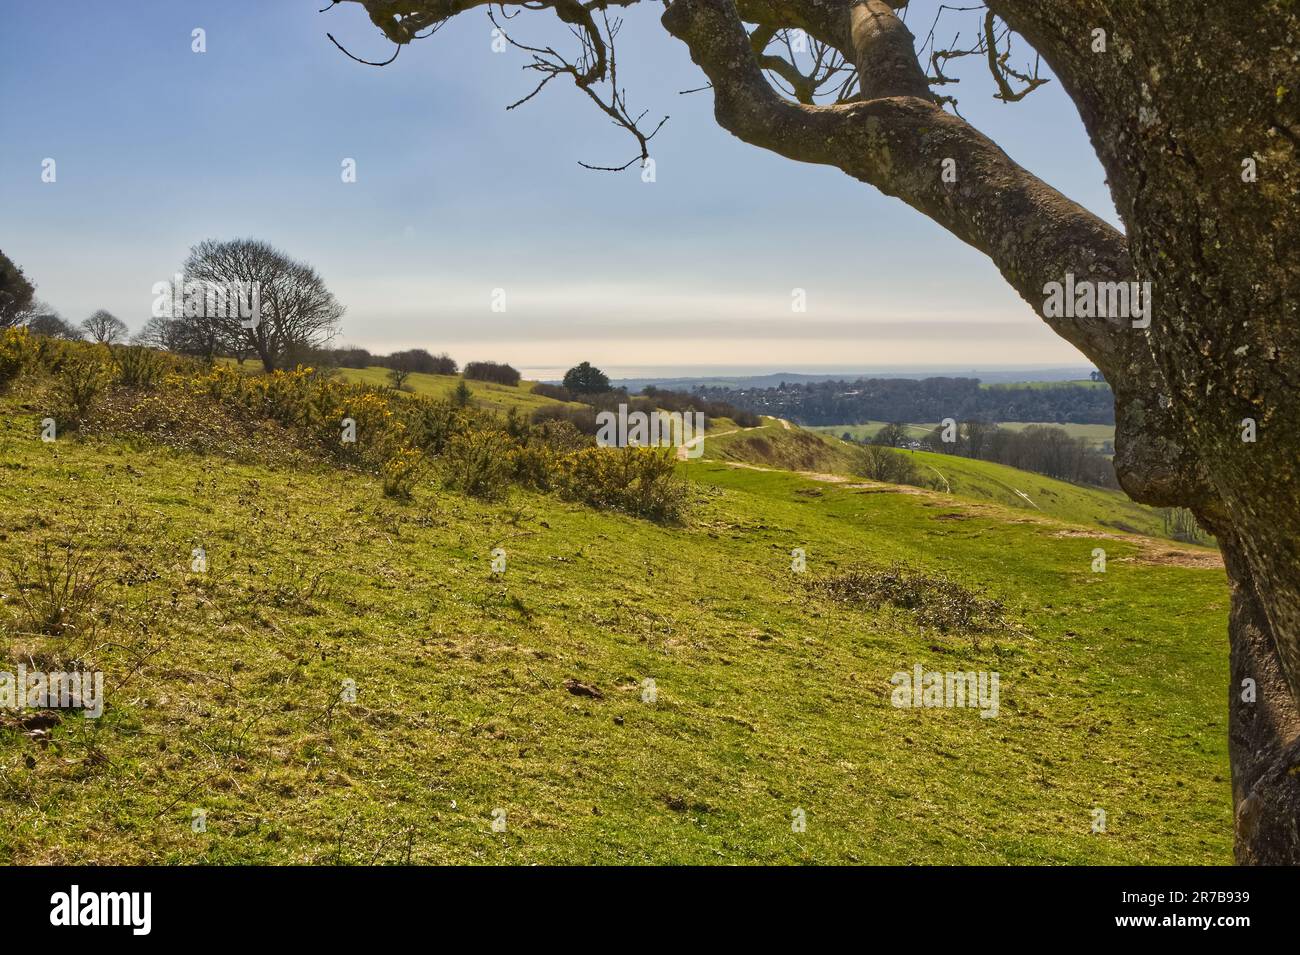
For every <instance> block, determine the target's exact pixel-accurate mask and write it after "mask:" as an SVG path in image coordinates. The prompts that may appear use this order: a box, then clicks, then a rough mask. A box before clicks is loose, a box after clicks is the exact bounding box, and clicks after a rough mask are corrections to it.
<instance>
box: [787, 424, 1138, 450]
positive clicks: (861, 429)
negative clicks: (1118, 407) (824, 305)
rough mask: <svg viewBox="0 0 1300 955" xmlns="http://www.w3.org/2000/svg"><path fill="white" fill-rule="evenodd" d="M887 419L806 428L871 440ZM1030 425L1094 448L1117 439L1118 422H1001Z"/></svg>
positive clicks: (926, 428) (919, 433) (919, 432)
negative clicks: (1053, 429) (1063, 435)
mask: <svg viewBox="0 0 1300 955" xmlns="http://www.w3.org/2000/svg"><path fill="white" fill-rule="evenodd" d="M886 423H887V422H884V421H867V422H864V423H862V424H821V425H812V426H809V427H808V428H807V430H809V431H816V432H818V433H819V434H828V435H831V436H832V437H835V438H842V437H843V436H844V435H845V434H849V435H851V436H852V437H853V440H854V441H870V440H871V439H872V438H874V437H875V436H876V435H877V434H878V433H879V431H880V429H881V428H883V427H884V426H885V424H886ZM1031 425H1044V426H1046V427H1049V428H1060V429H1061V430H1063V431H1064V432H1065V433H1066V434H1068V435H1069V436H1070V437H1072V438H1084V439H1086V440H1087V442H1088V443H1089V444H1091V445H1092V446H1093V447H1094V448H1100V447H1101V446H1102V445H1103V444H1104V443H1105V442H1108V441H1109V442H1111V443H1112V444H1113V443H1114V441H1115V426H1114V425H1113V424H1069V423H1067V424H1056V423H1055V422H1050V421H1001V422H998V427H1000V428H1006V429H1007V430H1009V431H1023V430H1024V429H1025V428H1028V427H1030V426H1031ZM907 427H908V432H909V433H910V434H911V435H913V436H914V437H916V438H921V437H923V436H924V435H927V434H929V433H930V432H931V431H933V430H934V429H935V428H937V427H939V426H938V424H912V425H908V426H907Z"/></svg>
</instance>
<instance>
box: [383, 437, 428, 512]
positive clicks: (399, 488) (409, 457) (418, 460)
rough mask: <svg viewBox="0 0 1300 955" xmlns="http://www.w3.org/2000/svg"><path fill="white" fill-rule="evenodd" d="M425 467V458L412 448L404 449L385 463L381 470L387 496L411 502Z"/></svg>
mask: <svg viewBox="0 0 1300 955" xmlns="http://www.w3.org/2000/svg"><path fill="white" fill-rule="evenodd" d="M423 465H424V457H423V456H422V455H421V454H420V452H419V451H415V450H413V449H411V448H403V449H401V450H400V451H398V452H397V453H395V454H394V455H393V456H392V457H390V458H389V459H388V460H387V461H385V462H384V464H383V467H381V468H380V470H379V474H380V477H381V478H382V479H383V482H384V494H385V496H387V497H397V498H402V499H403V500H409V499H410V497H411V491H412V489H413V488H414V487H415V482H416V479H417V478H418V477H419V474H420V471H421V469H422V467H423Z"/></svg>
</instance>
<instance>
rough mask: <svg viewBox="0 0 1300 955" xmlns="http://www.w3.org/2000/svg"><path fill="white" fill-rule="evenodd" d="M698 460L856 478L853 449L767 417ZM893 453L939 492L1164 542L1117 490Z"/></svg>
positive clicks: (1154, 514)
mask: <svg viewBox="0 0 1300 955" xmlns="http://www.w3.org/2000/svg"><path fill="white" fill-rule="evenodd" d="M704 453H705V457H712V458H716V459H719V460H730V461H735V462H738V463H748V464H756V465H761V466H765V467H779V468H784V469H787V470H793V471H812V472H827V473H830V474H837V475H843V476H848V477H851V476H854V475H855V474H858V473H861V472H859V471H856V470H855V469H854V457H853V446H852V445H849V444H846V443H845V442H844V441H842V440H840V439H839V438H838V437H836V436H833V435H830V434H826V433H822V432H820V431H815V430H805V429H801V428H795V427H783V426H781V425H780V424H779V422H777V420H776V419H771V418H769V419H765V426H764V427H763V428H761V429H752V430H748V431H740V432H736V433H734V434H729V435H719V436H716V437H710V438H709V439H708V440H707V441H706V442H705V452H704ZM898 453H900V454H907V455H908V456H909V457H911V459H912V460H913V461H914V462H915V463H916V464H917V465H918V467H920V469H921V471H922V473H923V474H924V475H925V476H927V477H929V478H930V479H932V481H933V482H934V485H935V486H936V487H937V488H938V489H940V490H943V491H949V492H951V493H952V494H954V495H957V496H959V497H964V498H968V499H971V500H976V501H990V502H993V503H997V504H1000V505H1003V506H1006V507H1012V508H1018V509H1022V510H1026V511H1029V512H1032V513H1035V514H1041V515H1043V516H1046V517H1053V518H1056V519H1059V520H1064V521H1071V522H1074V523H1078V524H1087V525H1091V526H1094V527H1100V528H1106V529H1108V530H1118V531H1124V532H1127V533H1134V534H1144V535H1148V536H1151V537H1162V536H1163V535H1164V524H1163V521H1162V518H1161V516H1160V513H1159V512H1158V511H1156V510H1155V509H1154V508H1150V507H1146V506H1144V505H1142V504H1137V503H1135V502H1133V501H1131V500H1129V498H1128V497H1126V496H1125V495H1124V494H1123V493H1121V492H1119V491H1111V490H1107V489H1105V488H1094V487H1084V486H1082V485H1077V484H1069V483H1067V482H1065V481H1057V480H1055V479H1053V478H1049V477H1043V476H1042V475H1039V474H1033V473H1031V472H1029V471H1021V470H1019V469H1018V468H1012V467H1007V466H1006V465H1003V464H995V463H993V462H990V461H977V460H973V459H971V458H961V457H957V456H955V455H948V454H935V453H932V452H928V451H900V452H898ZM1205 550H1206V552H1207V553H1209V554H1215V553H1217V552H1215V551H1211V550H1209V549H1208V548H1207V549H1205Z"/></svg>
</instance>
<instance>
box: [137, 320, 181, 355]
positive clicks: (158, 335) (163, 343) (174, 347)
mask: <svg viewBox="0 0 1300 955" xmlns="http://www.w3.org/2000/svg"><path fill="white" fill-rule="evenodd" d="M181 339H182V331H181V323H180V321H179V320H177V319H174V318H164V317H162V316H160V315H155V316H153V317H152V318H150V319H149V321H147V322H145V324H144V327H143V328H141V329H140V330H139V331H138V332H136V333H135V335H133V336H132V337H131V341H132V342H133V343H134V344H136V345H146V346H148V347H149V348H157V349H160V350H162V351H177V352H178V351H180V350H181V348H180V345H181Z"/></svg>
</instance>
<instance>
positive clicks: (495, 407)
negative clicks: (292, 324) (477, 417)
mask: <svg viewBox="0 0 1300 955" xmlns="http://www.w3.org/2000/svg"><path fill="white" fill-rule="evenodd" d="M339 375H340V376H341V377H342V378H344V379H345V380H347V381H356V382H360V383H361V384H366V385H374V386H375V387H381V386H382V387H386V386H387V385H388V369H387V368H379V367H374V368H341V369H339ZM462 381H464V382H465V384H466V385H467V386H468V387H469V390H470V392H471V393H472V394H473V396H474V397H473V400H474V403H475V404H477V405H479V406H480V407H483V408H488V409H490V410H492V411H500V412H505V411H508V410H509V409H511V408H516V409H518V411H519V413H520V414H531V413H532V412H533V411H536V410H537V409H538V408H541V407H542V406H543V405H555V404H566V403H570V404H571V402H559V401H556V400H555V399H553V398H543V397H542V396H541V395H535V394H533V393H532V391H531V389H532V387H533V385H535V384H537V382H535V381H520V382H519V384H518V385H514V386H511V385H498V384H495V383H493V382H490V381H473V380H470V379H467V378H462V377H461V376H460V375H425V374H420V373H412V374H411V375H410V377H408V378H407V379H406V385H405V387H406V390H408V391H410V392H411V393H412V394H417V395H425V396H427V397H429V398H450V397H451V395H452V392H454V391H455V390H456V386H457V385H458V384H460V383H461V382H462Z"/></svg>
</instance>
